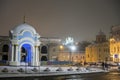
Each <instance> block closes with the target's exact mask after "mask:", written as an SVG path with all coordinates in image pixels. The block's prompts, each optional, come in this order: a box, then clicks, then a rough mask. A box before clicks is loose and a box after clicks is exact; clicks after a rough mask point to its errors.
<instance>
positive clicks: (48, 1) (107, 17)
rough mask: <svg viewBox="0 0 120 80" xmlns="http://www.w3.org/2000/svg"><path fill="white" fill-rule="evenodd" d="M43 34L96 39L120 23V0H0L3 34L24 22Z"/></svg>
mask: <svg viewBox="0 0 120 80" xmlns="http://www.w3.org/2000/svg"><path fill="white" fill-rule="evenodd" d="M24 15H25V16H26V23H28V24H30V25H32V26H33V27H34V28H35V29H36V30H37V32H38V33H39V34H40V36H43V37H59V38H61V39H65V38H66V37H68V36H71V37H73V38H74V40H75V41H83V40H87V41H92V40H95V36H96V35H97V34H98V32H99V31H100V29H101V30H102V31H103V32H104V33H105V34H107V36H108V34H109V32H110V27H111V26H114V25H119V24H120V0H0V35H2V36H6V35H9V34H8V33H9V30H11V29H12V28H13V27H15V26H17V25H19V24H22V23H23V20H24V19H23V16H24Z"/></svg>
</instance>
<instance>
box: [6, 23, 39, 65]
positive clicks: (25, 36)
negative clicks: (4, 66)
mask: <svg viewBox="0 0 120 80" xmlns="http://www.w3.org/2000/svg"><path fill="white" fill-rule="evenodd" d="M9 37H10V54H9V55H8V58H9V65H17V66H19V65H21V63H22V62H25V63H27V64H28V65H31V66H38V65H39V52H38V51H39V50H38V47H39V46H40V41H39V38H40V35H39V34H38V33H37V32H36V30H35V29H34V28H33V27H32V26H30V25H28V24H27V23H23V24H20V25H18V26H15V27H14V28H13V29H12V30H10V33H9Z"/></svg>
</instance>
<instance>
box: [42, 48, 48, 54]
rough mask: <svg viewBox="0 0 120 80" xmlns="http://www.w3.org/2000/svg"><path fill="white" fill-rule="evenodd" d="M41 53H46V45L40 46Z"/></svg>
mask: <svg viewBox="0 0 120 80" xmlns="http://www.w3.org/2000/svg"><path fill="white" fill-rule="evenodd" d="M41 53H43V54H47V47H46V46H42V48H41Z"/></svg>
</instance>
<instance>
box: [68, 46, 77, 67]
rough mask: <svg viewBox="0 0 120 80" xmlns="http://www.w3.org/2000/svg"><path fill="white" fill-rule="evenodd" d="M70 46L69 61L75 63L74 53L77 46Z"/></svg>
mask: <svg viewBox="0 0 120 80" xmlns="http://www.w3.org/2000/svg"><path fill="white" fill-rule="evenodd" d="M69 48H70V57H69V62H71V63H73V60H72V53H73V52H74V51H75V50H76V47H75V45H70V46H69ZM71 63H69V64H70V65H72V64H71Z"/></svg>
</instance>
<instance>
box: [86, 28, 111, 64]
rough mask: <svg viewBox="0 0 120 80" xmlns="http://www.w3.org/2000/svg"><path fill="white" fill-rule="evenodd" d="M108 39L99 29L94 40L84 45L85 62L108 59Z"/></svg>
mask: <svg viewBox="0 0 120 80" xmlns="http://www.w3.org/2000/svg"><path fill="white" fill-rule="evenodd" d="M109 55H110V54H109V41H107V40H106V35H105V34H104V33H103V32H102V31H101V30H100V32H99V33H98V35H96V41H95V42H94V43H92V44H90V45H89V46H88V47H86V62H104V61H106V60H109Z"/></svg>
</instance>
